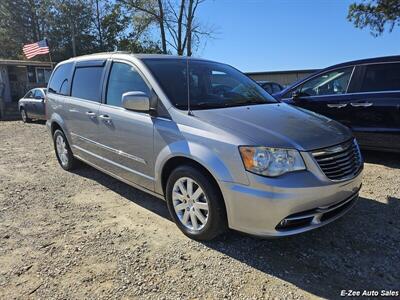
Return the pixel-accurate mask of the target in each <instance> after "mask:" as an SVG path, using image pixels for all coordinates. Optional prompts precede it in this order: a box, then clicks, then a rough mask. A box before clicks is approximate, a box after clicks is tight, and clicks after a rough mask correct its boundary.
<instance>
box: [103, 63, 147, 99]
mask: <svg viewBox="0 0 400 300" xmlns="http://www.w3.org/2000/svg"><path fill="white" fill-rule="evenodd" d="M134 91H137V92H144V93H146V94H147V95H149V94H150V90H149V87H148V86H147V84H146V83H145V81H144V80H143V78H142V77H141V76H140V74H139V73H138V72H137V71H136V69H135V68H134V67H132V66H130V65H128V64H124V63H119V62H115V63H113V65H112V68H111V72H110V76H109V79H108V87H107V98H106V100H107V104H108V105H114V106H121V98H122V94H124V93H126V92H134Z"/></svg>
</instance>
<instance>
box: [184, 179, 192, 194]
mask: <svg viewBox="0 0 400 300" xmlns="http://www.w3.org/2000/svg"><path fill="white" fill-rule="evenodd" d="M186 191H187V195H188V196H189V197H192V195H193V180H191V179H187V180H186Z"/></svg>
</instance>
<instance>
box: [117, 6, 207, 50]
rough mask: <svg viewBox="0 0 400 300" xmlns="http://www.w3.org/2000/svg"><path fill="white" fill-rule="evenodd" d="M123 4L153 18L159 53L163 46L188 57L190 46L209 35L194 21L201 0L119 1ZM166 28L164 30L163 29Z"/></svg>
mask: <svg viewBox="0 0 400 300" xmlns="http://www.w3.org/2000/svg"><path fill="white" fill-rule="evenodd" d="M120 1H122V2H123V3H124V4H125V6H128V7H131V8H133V9H134V10H136V11H138V12H141V13H144V14H146V15H147V16H149V17H151V18H153V20H154V22H155V23H156V24H157V26H158V27H159V29H160V38H161V43H162V49H163V53H167V52H168V49H167V45H168V46H169V47H171V48H172V49H174V50H175V51H176V53H177V54H178V55H184V53H185V50H186V55H188V56H191V55H192V54H193V47H194V46H196V45H198V44H200V42H202V41H204V40H205V39H208V38H212V37H213V30H211V29H207V28H205V26H203V25H201V24H200V23H199V22H198V21H197V20H196V11H197V9H198V6H199V5H200V4H202V3H203V2H204V1H205V0H148V1H144V0H120ZM166 31H167V32H166Z"/></svg>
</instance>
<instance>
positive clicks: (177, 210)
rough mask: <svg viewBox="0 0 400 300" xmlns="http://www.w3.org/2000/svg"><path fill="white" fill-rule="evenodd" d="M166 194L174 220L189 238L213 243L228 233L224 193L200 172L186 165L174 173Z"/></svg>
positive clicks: (169, 180) (207, 176)
mask: <svg viewBox="0 0 400 300" xmlns="http://www.w3.org/2000/svg"><path fill="white" fill-rule="evenodd" d="M165 193H166V200H167V205H168V210H169V212H170V214H171V216H172V218H173V219H174V221H175V223H176V225H177V226H178V227H179V229H180V230H181V231H182V232H183V233H184V234H185V235H187V236H188V237H190V238H192V239H195V240H203V241H205V240H212V239H213V238H215V237H216V236H218V235H219V234H221V233H223V232H224V231H225V230H226V229H227V225H226V224H227V222H226V211H225V205H224V202H223V201H224V200H223V198H222V195H221V192H220V190H219V188H218V186H216V183H215V182H214V181H213V180H211V179H210V178H209V175H206V174H204V173H203V172H201V171H200V170H199V169H198V168H195V167H193V166H190V165H183V166H180V167H178V168H176V169H175V170H173V171H172V173H171V175H170V176H169V178H168V181H167V186H166V191H165Z"/></svg>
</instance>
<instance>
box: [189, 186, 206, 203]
mask: <svg viewBox="0 0 400 300" xmlns="http://www.w3.org/2000/svg"><path fill="white" fill-rule="evenodd" d="M201 195H203V190H202V189H201V188H200V187H198V188H197V190H196V191H195V192H194V193H193V194H192V195H191V197H190V198H191V199H192V200H193V201H197V199H199V197H200V196H201Z"/></svg>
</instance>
